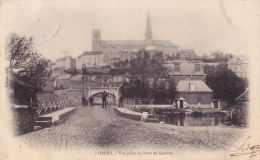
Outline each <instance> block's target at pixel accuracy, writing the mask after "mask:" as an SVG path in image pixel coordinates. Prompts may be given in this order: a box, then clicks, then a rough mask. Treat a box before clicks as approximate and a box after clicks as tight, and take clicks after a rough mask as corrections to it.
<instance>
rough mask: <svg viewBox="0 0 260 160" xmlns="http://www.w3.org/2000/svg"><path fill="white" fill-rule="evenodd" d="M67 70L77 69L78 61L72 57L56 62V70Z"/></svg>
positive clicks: (59, 59)
mask: <svg viewBox="0 0 260 160" xmlns="http://www.w3.org/2000/svg"><path fill="white" fill-rule="evenodd" d="M59 67H61V68H65V69H70V68H74V67H76V60H75V59H73V58H72V57H71V56H65V57H63V58H58V59H57V60H56V65H55V68H59Z"/></svg>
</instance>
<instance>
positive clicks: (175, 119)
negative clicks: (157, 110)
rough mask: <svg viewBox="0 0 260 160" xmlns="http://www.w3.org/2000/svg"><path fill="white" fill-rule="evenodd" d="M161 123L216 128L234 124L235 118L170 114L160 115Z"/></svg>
mask: <svg viewBox="0 0 260 160" xmlns="http://www.w3.org/2000/svg"><path fill="white" fill-rule="evenodd" d="M159 121H164V122H165V123H167V124H173V125H176V126H215V125H230V124H234V123H235V120H234V118H232V117H230V116H214V117H210V116H203V117H191V116H173V115H169V114H165V115H159Z"/></svg>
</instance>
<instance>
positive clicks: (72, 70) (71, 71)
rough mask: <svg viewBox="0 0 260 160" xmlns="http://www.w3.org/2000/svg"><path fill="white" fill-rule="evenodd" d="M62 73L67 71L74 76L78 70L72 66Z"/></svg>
mask: <svg viewBox="0 0 260 160" xmlns="http://www.w3.org/2000/svg"><path fill="white" fill-rule="evenodd" d="M64 73H68V74H70V75H72V76H75V75H77V74H78V71H77V69H76V68H75V67H74V68H70V69H67V70H65V71H64Z"/></svg>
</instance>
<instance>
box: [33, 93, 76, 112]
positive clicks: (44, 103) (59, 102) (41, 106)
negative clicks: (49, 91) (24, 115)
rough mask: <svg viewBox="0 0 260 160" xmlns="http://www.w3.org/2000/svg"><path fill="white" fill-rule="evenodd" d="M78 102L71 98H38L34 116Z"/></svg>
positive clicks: (74, 104)
mask: <svg viewBox="0 0 260 160" xmlns="http://www.w3.org/2000/svg"><path fill="white" fill-rule="evenodd" d="M78 103H80V102H78V100H76V99H73V98H63V99H61V98H59V99H56V100H53V99H39V100H38V102H37V104H38V107H37V109H36V115H35V117H36V116H39V115H43V114H47V113H50V112H53V111H56V110H60V109H63V108H66V107H74V106H77V105H80V104H78Z"/></svg>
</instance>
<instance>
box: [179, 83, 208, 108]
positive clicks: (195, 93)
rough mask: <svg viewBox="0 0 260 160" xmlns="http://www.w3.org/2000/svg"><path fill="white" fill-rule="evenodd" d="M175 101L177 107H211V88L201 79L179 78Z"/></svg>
mask: <svg viewBox="0 0 260 160" xmlns="http://www.w3.org/2000/svg"><path fill="white" fill-rule="evenodd" d="M176 89H177V94H176V96H175V99H174V100H175V101H176V102H177V107H178V108H184V107H185V106H186V107H187V106H189V107H195V108H196V107H201V108H211V107H212V98H213V94H212V92H213V91H212V90H211V89H210V88H209V87H208V86H207V85H206V84H205V83H204V82H203V81H201V80H181V81H179V83H178V85H177V87H176Z"/></svg>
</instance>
